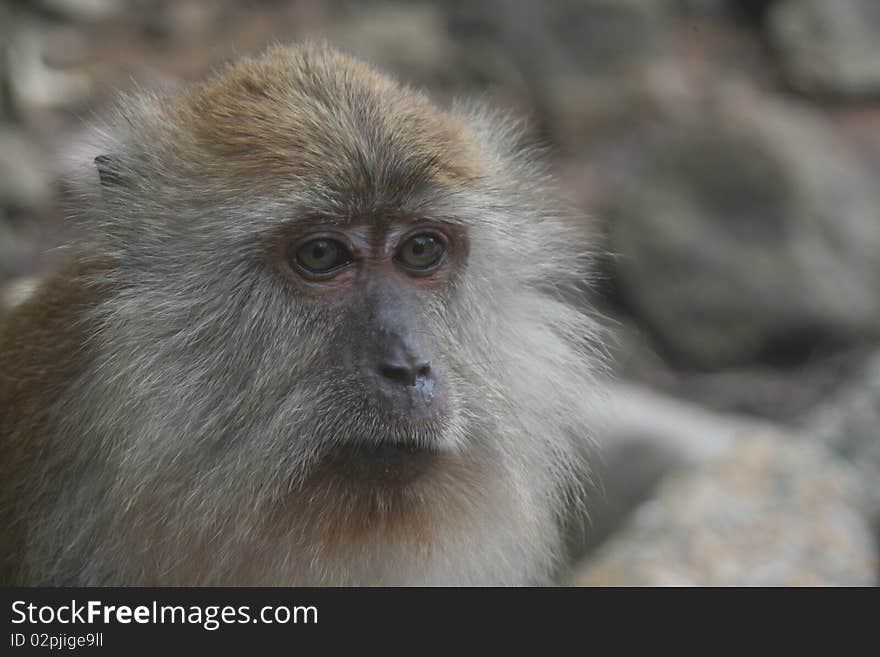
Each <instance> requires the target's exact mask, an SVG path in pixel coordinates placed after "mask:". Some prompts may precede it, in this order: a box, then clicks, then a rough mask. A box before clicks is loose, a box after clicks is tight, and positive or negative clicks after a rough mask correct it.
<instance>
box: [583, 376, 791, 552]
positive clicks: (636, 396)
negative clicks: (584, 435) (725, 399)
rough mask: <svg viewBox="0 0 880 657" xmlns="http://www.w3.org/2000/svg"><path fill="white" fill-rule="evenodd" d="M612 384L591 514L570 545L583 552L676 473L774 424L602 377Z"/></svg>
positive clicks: (602, 415) (607, 386)
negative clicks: (719, 410)
mask: <svg viewBox="0 0 880 657" xmlns="http://www.w3.org/2000/svg"><path fill="white" fill-rule="evenodd" d="M602 388H603V390H604V391H606V393H607V394H606V395H605V396H604V399H603V400H601V401H600V402H599V403H600V409H599V411H598V417H597V418H596V421H595V424H596V426H598V427H600V429H599V430H598V431H597V435H596V436H595V442H596V443H597V449H596V450H595V452H594V453H592V454H590V457H592V458H593V459H594V460H596V461H598V462H596V463H595V465H594V467H593V472H594V473H593V477H594V479H595V483H596V486H595V488H594V490H593V491H592V492H590V493H588V501H587V515H588V517H587V518H585V519H584V522H583V523H582V526H576V527H575V529H574V531H573V532H572V542H571V544H570V551H571V553H572V554H574V555H578V556H580V555H582V554H584V553H585V552H586V551H588V550H591V549H593V548H594V547H595V546H597V545H598V544H600V543H601V542H602V541H604V540H605V539H606V538H607V537H608V536H609V535H610V534H612V533H613V532H614V531H615V530H617V529H618V528H619V527H620V526H621V525H622V524H623V523H624V522H625V521H626V519H627V516H628V514H629V513H630V512H631V511H632V510H633V509H634V508H636V507H637V506H638V505H639V504H641V503H642V502H643V501H644V500H645V499H647V498H648V497H649V496H650V495H652V494H653V493H654V490H655V488H656V486H657V484H658V483H659V482H660V481H661V480H662V479H663V478H664V477H666V476H667V475H669V474H670V473H671V472H675V471H678V470H684V469H687V468H690V467H694V466H700V465H705V464H707V463H712V462H714V461H717V460H718V459H720V458H722V457H724V456H725V455H726V454H728V453H729V452H730V450H732V449H735V448H736V445H737V441H736V439H737V437H739V436H741V435H744V434H749V433H755V432H757V431H773V430H775V429H774V427H772V426H771V425H770V424H769V423H763V422H760V421H757V420H753V419H751V418H748V417H744V416H739V415H734V414H722V413H713V412H711V411H707V410H705V409H704V408H701V407H700V406H698V405H696V404H692V403H688V402H683V401H680V400H677V399H674V398H672V397H667V396H664V395H661V394H658V393H656V392H652V391H650V390H648V389H646V388H640V387H637V386H633V385H629V384H625V383H616V382H610V381H608V382H603V384H602Z"/></svg>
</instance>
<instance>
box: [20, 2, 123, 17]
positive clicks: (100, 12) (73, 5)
mask: <svg viewBox="0 0 880 657" xmlns="http://www.w3.org/2000/svg"><path fill="white" fill-rule="evenodd" d="M34 4H35V5H37V6H38V7H39V8H40V9H43V10H44V11H48V12H50V13H52V14H55V15H56V16H60V17H63V18H66V19H68V20H72V21H82V22H96V21H100V20H104V19H107V18H109V17H111V16H113V15H114V14H117V13H119V12H121V11H122V10H123V9H124V8H125V5H126V2H125V0H35V2H34Z"/></svg>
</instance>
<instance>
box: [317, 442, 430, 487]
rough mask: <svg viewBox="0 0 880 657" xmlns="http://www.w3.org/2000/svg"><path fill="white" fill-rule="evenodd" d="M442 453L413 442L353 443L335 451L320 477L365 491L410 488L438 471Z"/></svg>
mask: <svg viewBox="0 0 880 657" xmlns="http://www.w3.org/2000/svg"><path fill="white" fill-rule="evenodd" d="M442 460H443V458H442V454H441V449H440V448H438V447H436V446H433V445H425V444H421V443H416V442H413V441H405V442H404V441H382V442H379V443H376V442H366V441H360V440H358V441H352V442H351V443H349V444H347V445H344V446H342V447H337V448H335V449H333V450H332V451H331V452H330V453H329V454H328V455H327V457H326V458H325V460H324V462H323V463H322V465H321V467H320V468H319V470H321V472H320V473H319V476H328V475H329V476H334V475H335V476H338V477H341V478H345V479H346V480H347V481H349V482H356V483H357V484H358V485H360V486H363V487H366V488H378V489H382V488H395V487H401V486H407V485H411V484H413V483H415V482H417V481H418V480H419V479H420V478H421V477H423V476H425V475H426V474H428V473H429V472H430V471H431V469H432V468H434V467H438V466H439V464H440V462H441V461H442Z"/></svg>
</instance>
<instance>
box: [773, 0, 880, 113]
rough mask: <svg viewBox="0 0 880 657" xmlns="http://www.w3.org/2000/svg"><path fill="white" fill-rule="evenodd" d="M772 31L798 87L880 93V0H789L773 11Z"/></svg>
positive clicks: (850, 93)
mask: <svg viewBox="0 0 880 657" xmlns="http://www.w3.org/2000/svg"><path fill="white" fill-rule="evenodd" d="M769 33H770V37H771V39H772V41H773V43H774V45H775V46H776V48H777V50H778V51H779V53H780V56H781V59H782V67H783V71H784V73H785V75H786V77H787V79H788V81H789V83H790V84H791V85H792V86H793V87H795V88H797V89H800V90H803V91H807V92H817V93H824V94H838V95H843V96H864V95H869V94H877V93H880V3H878V2H877V0H834V2H828V0H783V1H782V2H779V3H777V4H776V5H775V6H774V7H773V8H772V9H771V10H770V15H769Z"/></svg>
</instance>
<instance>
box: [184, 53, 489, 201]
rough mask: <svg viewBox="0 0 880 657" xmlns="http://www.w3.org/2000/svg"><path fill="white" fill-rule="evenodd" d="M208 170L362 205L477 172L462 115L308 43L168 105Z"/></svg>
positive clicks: (455, 182) (477, 156)
mask: <svg viewBox="0 0 880 657" xmlns="http://www.w3.org/2000/svg"><path fill="white" fill-rule="evenodd" d="M171 111H173V112H174V113H175V114H176V116H175V123H176V124H177V125H179V126H180V127H181V129H182V130H183V132H184V137H183V138H185V139H187V140H188V141H189V140H192V141H194V142H195V144H194V145H195V148H194V151H195V152H198V153H201V154H203V157H204V165H205V170H206V171H207V172H208V174H209V175H212V176H217V177H221V178H226V179H227V180H228V182H229V183H232V184H234V185H235V186H236V188H242V187H243V188H254V189H255V190H259V191H267V190H268V191H271V190H298V191H302V192H311V193H312V194H313V195H320V196H321V197H322V198H323V200H324V201H325V202H327V203H328V204H331V205H340V204H343V205H346V206H350V207H351V208H353V209H357V208H361V209H362V210H363V211H366V210H367V209H368V208H369V209H373V210H376V209H379V210H381V209H382V207H384V206H387V207H389V208H390V207H398V208H399V207H401V205H402V204H403V201H404V200H405V199H407V198H410V197H411V196H412V195H414V194H418V193H420V192H422V191H424V190H425V189H428V188H434V189H438V188H439V189H442V188H444V187H450V186H460V185H461V184H463V183H464V184H466V183H467V182H469V181H473V180H475V179H477V178H480V177H481V176H482V171H483V170H484V168H485V167H484V166H483V165H482V164H481V155H482V154H481V153H479V152H478V151H477V148H476V146H475V142H476V140H475V139H474V138H473V135H471V134H470V129H469V127H468V126H467V125H466V124H465V123H464V122H462V121H460V120H458V119H456V118H454V117H452V116H451V115H449V114H448V113H446V112H443V111H442V110H440V109H438V108H436V107H435V106H433V105H432V104H431V103H430V102H429V101H428V100H427V99H426V98H425V97H424V96H423V95H421V94H419V93H417V92H415V91H412V90H410V89H406V88H404V87H401V86H400V85H398V84H397V83H395V82H394V81H393V80H391V79H389V78H387V77H385V76H383V75H381V74H379V73H378V72H376V71H375V70H373V69H372V68H370V67H369V66H367V65H365V64H363V63H361V62H359V61H356V60H353V59H351V58H348V57H345V56H343V55H340V54H338V53H335V52H333V51H329V50H327V49H322V48H314V47H297V48H276V49H273V50H270V51H269V52H267V53H266V54H265V55H263V56H261V57H260V58H257V59H245V60H243V61H240V62H239V63H237V64H235V65H233V66H231V67H229V68H227V69H226V70H225V71H223V72H221V73H220V74H219V75H217V76H215V77H214V78H212V79H211V80H209V81H208V82H206V83H204V84H202V85H201V86H199V87H196V88H195V89H193V90H192V91H191V92H190V93H188V94H186V95H184V96H183V97H181V98H179V99H178V100H177V102H176V103H175V104H174V106H173V107H172V109H171Z"/></svg>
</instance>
